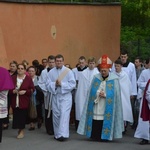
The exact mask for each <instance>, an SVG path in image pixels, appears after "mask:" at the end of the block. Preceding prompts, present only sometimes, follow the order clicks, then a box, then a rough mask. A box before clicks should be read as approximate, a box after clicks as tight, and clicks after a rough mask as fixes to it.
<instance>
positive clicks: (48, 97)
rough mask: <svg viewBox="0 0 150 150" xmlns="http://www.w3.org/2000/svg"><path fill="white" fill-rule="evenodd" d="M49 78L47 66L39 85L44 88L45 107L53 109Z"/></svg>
mask: <svg viewBox="0 0 150 150" xmlns="http://www.w3.org/2000/svg"><path fill="white" fill-rule="evenodd" d="M47 79H48V71H47V68H46V69H44V70H43V71H42V73H41V75H40V77H39V80H38V85H39V87H40V88H41V89H42V91H43V94H44V106H45V109H47V110H51V96H52V95H51V93H50V92H49V91H48V90H47V87H46V82H47Z"/></svg>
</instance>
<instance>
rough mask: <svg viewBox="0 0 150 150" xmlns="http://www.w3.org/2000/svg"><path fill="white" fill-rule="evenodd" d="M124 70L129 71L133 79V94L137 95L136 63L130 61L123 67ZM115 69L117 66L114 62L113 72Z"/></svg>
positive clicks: (130, 77)
mask: <svg viewBox="0 0 150 150" xmlns="http://www.w3.org/2000/svg"><path fill="white" fill-rule="evenodd" d="M122 70H123V71H125V72H126V73H127V75H128V76H129V79H130V81H131V86H132V92H131V95H137V80H136V70H135V65H134V64H133V63H131V62H129V64H128V66H127V67H122ZM114 71H115V66H114V64H113V66H112V69H111V72H114Z"/></svg>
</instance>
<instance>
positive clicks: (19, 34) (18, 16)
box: [0, 2, 121, 67]
mask: <svg viewBox="0 0 150 150" xmlns="http://www.w3.org/2000/svg"><path fill="white" fill-rule="evenodd" d="M120 25H121V6H120V5H69V4H68V5H67V4H66V5H61V4H21V3H4V2H0V66H4V67H8V64H9V62H10V61H12V60H16V61H17V62H21V61H22V60H23V59H26V60H28V61H29V62H30V63H31V62H32V60H34V59H38V60H39V61H41V59H42V58H47V56H48V55H51V54H52V55H56V54H62V55H64V57H65V63H69V64H71V66H72V67H74V66H75V65H76V63H77V60H78V58H79V57H80V56H81V55H84V56H86V58H87V59H88V57H90V56H94V57H96V59H99V58H100V57H101V55H102V54H108V56H109V57H110V58H111V59H112V60H115V59H116V58H117V57H118V56H119V49H120Z"/></svg>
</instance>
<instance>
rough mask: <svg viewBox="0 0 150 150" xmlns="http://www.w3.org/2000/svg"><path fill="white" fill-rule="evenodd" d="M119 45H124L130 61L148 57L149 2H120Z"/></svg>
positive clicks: (149, 47) (125, 0)
mask: <svg viewBox="0 0 150 150" xmlns="http://www.w3.org/2000/svg"><path fill="white" fill-rule="evenodd" d="M121 23H122V24H121V44H122V45H126V46H127V47H128V50H129V54H130V58H131V60H134V58H135V57H136V56H141V57H143V59H145V58H146V57H148V56H149V57H150V28H149V27H150V1H149V0H122V20H121Z"/></svg>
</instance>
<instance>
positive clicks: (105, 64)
mask: <svg viewBox="0 0 150 150" xmlns="http://www.w3.org/2000/svg"><path fill="white" fill-rule="evenodd" d="M98 66H99V67H100V68H101V69H102V68H103V69H104V68H111V67H112V61H111V60H110V59H109V57H108V56H107V55H103V56H102V57H101V58H100V59H99V60H98Z"/></svg>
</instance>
